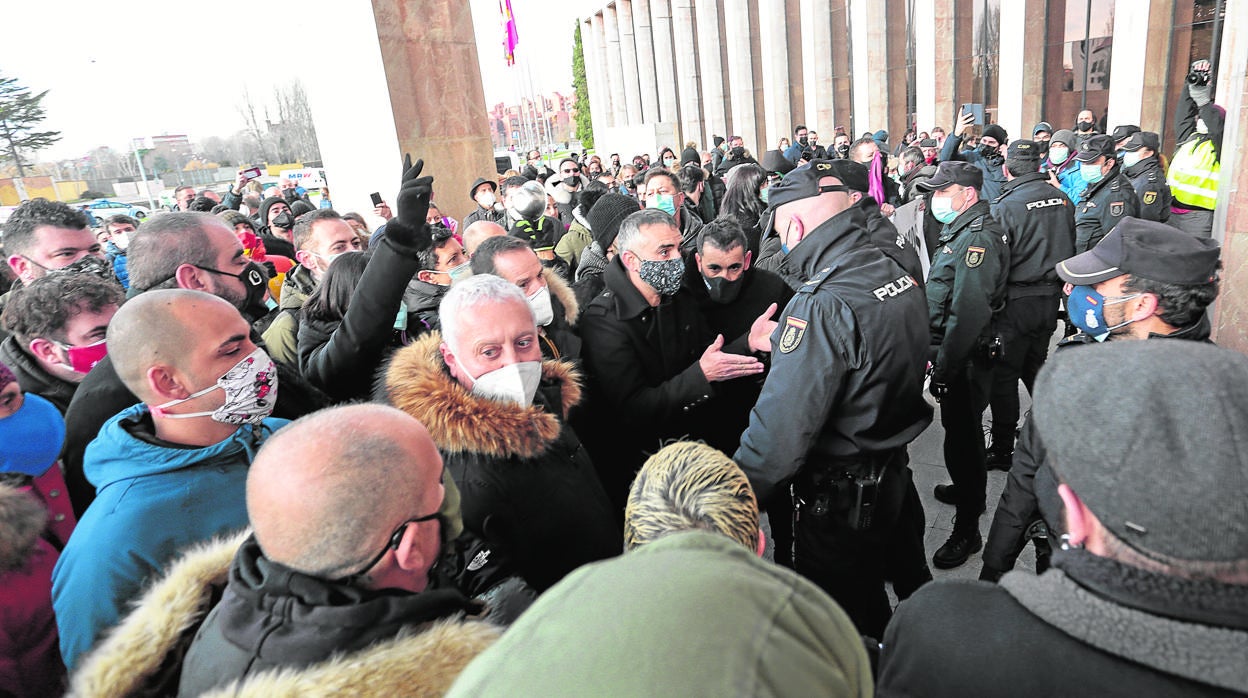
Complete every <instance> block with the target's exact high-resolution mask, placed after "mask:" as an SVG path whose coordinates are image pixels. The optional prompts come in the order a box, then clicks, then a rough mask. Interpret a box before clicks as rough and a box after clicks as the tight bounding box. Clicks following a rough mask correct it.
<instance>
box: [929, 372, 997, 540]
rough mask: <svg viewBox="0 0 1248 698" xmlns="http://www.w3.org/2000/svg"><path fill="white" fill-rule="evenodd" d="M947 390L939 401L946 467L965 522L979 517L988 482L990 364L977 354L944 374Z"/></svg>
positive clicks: (969, 522)
mask: <svg viewBox="0 0 1248 698" xmlns="http://www.w3.org/2000/svg"><path fill="white" fill-rule="evenodd" d="M945 379H946V385H947V386H948V387H949V392H948V394H946V395H945V397H944V399H943V400H941V402H940V423H941V426H943V427H944V428H945V444H944V451H945V468H946V469H948V470H949V477H950V478H951V479H952V480H953V484H954V485H955V486H956V487H955V489H956V490H957V497H958V501H957V505H956V506H957V509H958V517H959V519H961V520H962V522H963V523H964V525H970V524H971V523H972V522H974V521H976V520H978V518H979V513H980V511H982V510H983V508H984V497H985V488H986V487H987V484H988V472H987V463H986V461H985V453H984V426H983V424H984V409H986V408H987V407H988V395H989V391H990V390H991V387H992V368H991V367H990V366H989V365H988V364H987V363H986V362H985V361H983V360H982V359H979V358H976V359H974V360H973V361H972V362H971V363H969V364H968V365H967V366H966V367H964V368H963V369H962V370H961V371H958V372H956V373H954V374H951V375H947V376H946V377H945Z"/></svg>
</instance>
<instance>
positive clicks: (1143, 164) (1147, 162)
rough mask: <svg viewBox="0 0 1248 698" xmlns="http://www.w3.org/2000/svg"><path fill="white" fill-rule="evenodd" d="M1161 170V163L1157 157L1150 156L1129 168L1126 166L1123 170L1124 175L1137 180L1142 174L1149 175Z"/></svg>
mask: <svg viewBox="0 0 1248 698" xmlns="http://www.w3.org/2000/svg"><path fill="white" fill-rule="evenodd" d="M1160 169H1161V161H1160V160H1158V159H1157V156H1156V155H1150V156H1148V157H1146V158H1144V159H1143V160H1140V161H1139V162H1137V163H1135V164H1134V165H1132V166H1130V167H1127V166H1125V165H1124V166H1123V168H1122V173H1123V174H1125V175H1126V176H1127V177H1129V178H1130V179H1135V178H1136V177H1139V176H1140V175H1142V174H1147V173H1148V171H1149V170H1160Z"/></svg>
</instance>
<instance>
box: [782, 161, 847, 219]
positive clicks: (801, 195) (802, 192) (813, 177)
mask: <svg viewBox="0 0 1248 698" xmlns="http://www.w3.org/2000/svg"><path fill="white" fill-rule="evenodd" d="M824 177H836V178H837V179H839V180H841V182H842V183H843V184H844V185H845V186H846V187H848V188H850V189H851V190H853V191H859V192H866V191H867V189H868V188H870V184H869V179H868V177H867V166H866V165H863V164H861V163H857V162H854V161H853V160H845V159H838V160H814V161H812V162H811V163H810V164H809V165H805V166H803V167H799V168H797V169H795V170H793V171H792V172H790V173H788V174H786V175H785V176H784V179H782V180H780V181H779V182H777V183H775V184H773V185H771V190H770V193H769V194H768V195H767V200H768V202H770V204H771V206H772V208H776V207H779V206H783V205H784V204H787V203H790V202H793V201H798V200H801V199H806V198H809V197H812V196H819V195H820V194H822V193H823V192H822V191H821V190H820V187H819V180H821V179H823V178H824Z"/></svg>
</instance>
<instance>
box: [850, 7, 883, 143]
mask: <svg viewBox="0 0 1248 698" xmlns="http://www.w3.org/2000/svg"><path fill="white" fill-rule="evenodd" d="M872 2H878V0H849V31H850V32H851V34H852V36H851V37H850V42H849V44H850V51H851V54H850V65H852V66H853V67H854V70H853V74H854V77H855V78H856V79H855V81H854V94H853V102H854V107H853V109H854V111H853V114H854V120H853V125H852V126H851V131H852V133H853V136H852V137H854V138H856V137H857V136H858V134H860V133H862V132H863V131H875V130H876V129H877V128H880V126H878V125H877V124H876V122H875V121H873V120H872V118H871V117H872V114H871V93H872V92H882V93H884V94H888V70H887V67H886V64H885V63H883V62H879V63H875V64H872V63H871V56H870V53H869V52H870V39H869V29H868V27H869V25H870V18H869V14H870V9H869V7H868V5H870V4H871V3H872ZM880 4H881V5H882V4H883V3H880ZM873 65H874V66H878V67H872V66H873ZM867 75H870V76H871V78H870V81H869V82H870V86H869V88H868V84H867V83H868V80H865V79H863V78H864V77H865V76H867ZM877 83H882V84H877Z"/></svg>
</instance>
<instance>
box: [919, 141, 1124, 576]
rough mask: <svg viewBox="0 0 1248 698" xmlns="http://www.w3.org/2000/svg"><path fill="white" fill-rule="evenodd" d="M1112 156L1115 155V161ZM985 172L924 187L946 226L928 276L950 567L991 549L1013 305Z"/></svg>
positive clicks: (951, 166) (940, 494)
mask: <svg viewBox="0 0 1248 698" xmlns="http://www.w3.org/2000/svg"><path fill="white" fill-rule="evenodd" d="M1111 158H1112V155H1111ZM982 184H983V171H982V170H981V169H979V168H978V167H976V166H974V165H972V164H970V163H966V162H957V161H947V162H942V163H940V167H938V168H937V169H936V174H935V175H933V176H932V178H931V179H929V180H928V181H926V182H924V183H922V184H920V185H919V188H920V189H923V190H925V191H931V192H932V213H933V215H935V216H936V219H937V220H938V221H940V222H941V223H942V224H944V228H943V229H942V231H941V234H940V238H939V239H938V247H937V248H936V253H935V255H934V258H933V260H932V268H931V271H930V272H929V273H928V277H927V307H928V314H929V323H930V330H931V344H932V350H933V353H934V355H935V356H934V358H933V359H932V380H931V387H930V390H931V393H932V397H934V398H936V399H937V400H938V401H941V409H940V422H941V424H942V425H943V426H944V428H945V446H944V451H945V467H946V468H948V470H949V477H950V478H951V479H952V480H953V484H952V485H937V486H936V499H938V500H940V501H942V502H944V503H946V504H953V505H955V506H956V507H957V513H958V515H957V518H956V519H954V524H953V533H952V534H951V535H950V536H949V540H947V541H945V544H944V545H942V546H940V549H938V550H937V551H936V554H935V555H933V556H932V564H934V565H936V566H937V567H939V568H940V569H950V568H953V567H957V566H958V565H961V564H962V563H964V562H966V560H967V558H968V557H970V556H971V554H972V553H974V552H975V551H977V550H979V549H980V548H981V547H982V546H983V540H982V539H981V538H980V535H979V515H980V514H982V513H983V511H984V497H985V491H984V488H985V487H986V485H987V471H986V466H985V462H984V432H983V414H984V408H985V407H987V406H988V396H989V391H990V389H991V384H992V363H991V361H992V358H991V357H992V355H993V353H994V352H997V353H999V350H1000V346H999V341H994V335H993V332H992V316H993V313H994V312H999V311H1000V310H1001V309H1002V308H1003V306H1004V304H1005V291H1006V279H1007V276H1008V274H1009V259H1010V252H1009V248H1008V246H1007V245H1008V239H1007V237H1006V234H1005V231H1004V230H1002V229H1001V225H1000V224H999V223H997V221H996V220H995V219H994V218H993V217H992V215H991V213H989V206H988V202H987V201H983V200H981V199H980V196H979V187H980V186H981V185H982Z"/></svg>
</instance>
